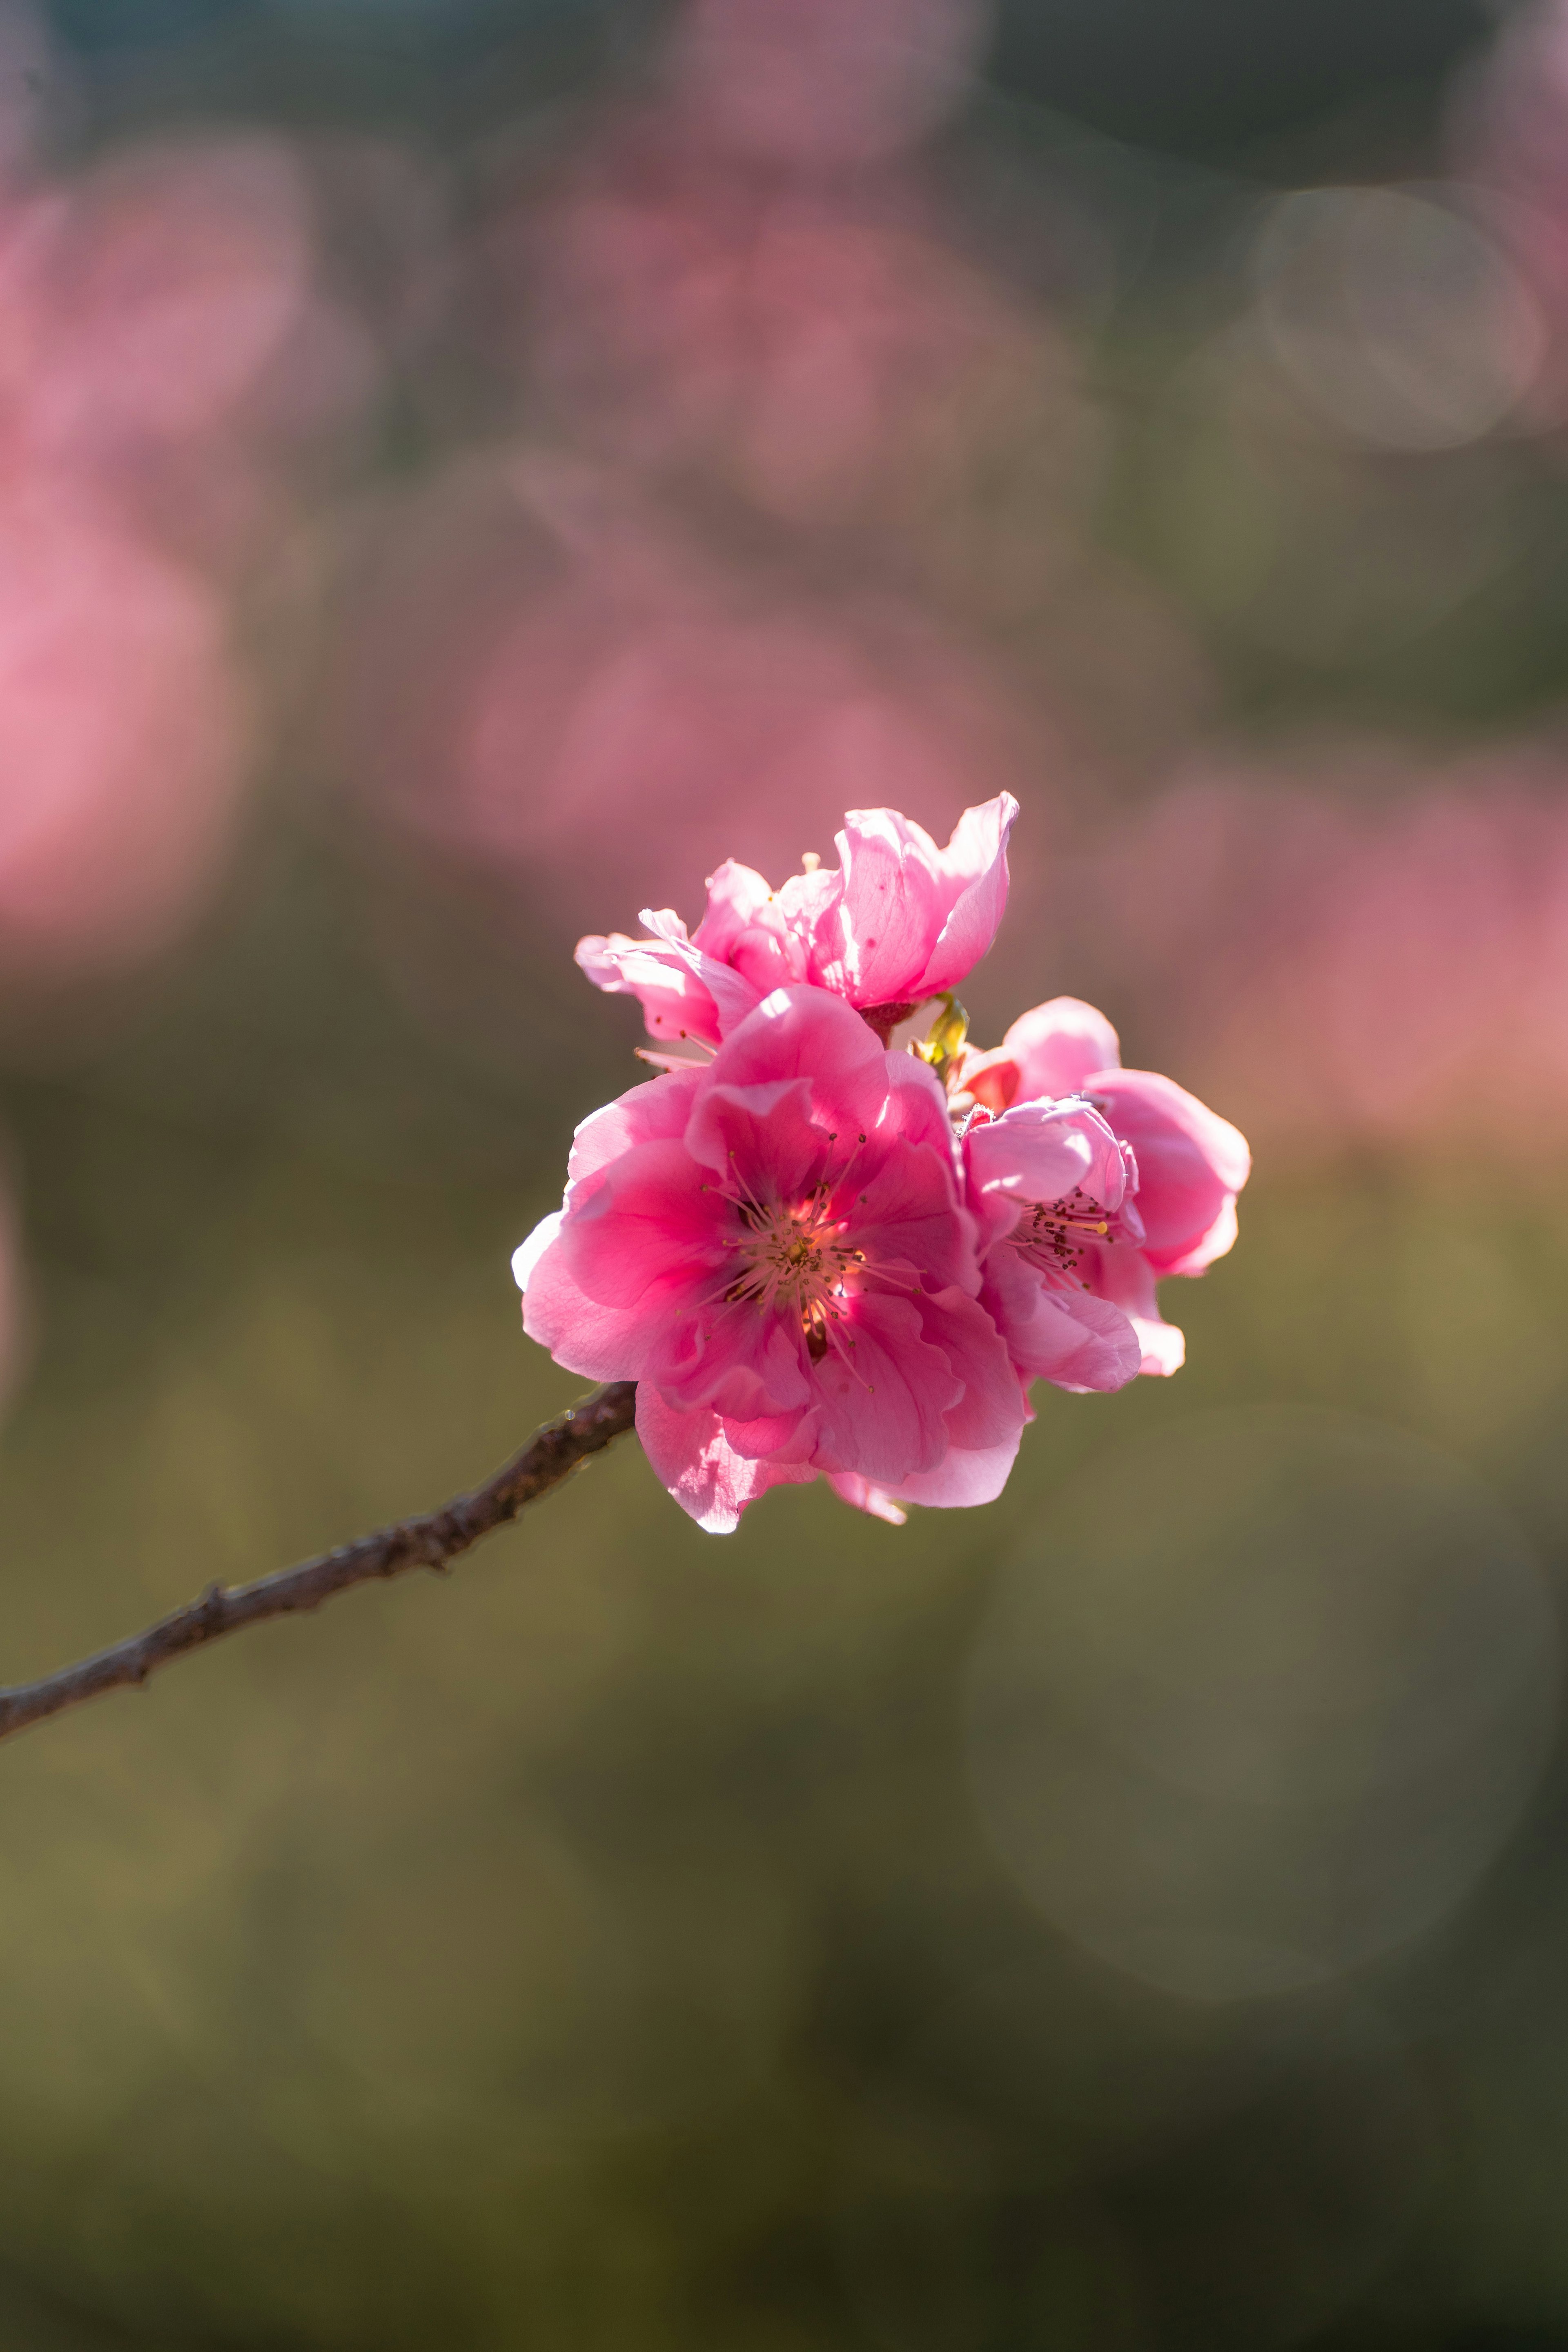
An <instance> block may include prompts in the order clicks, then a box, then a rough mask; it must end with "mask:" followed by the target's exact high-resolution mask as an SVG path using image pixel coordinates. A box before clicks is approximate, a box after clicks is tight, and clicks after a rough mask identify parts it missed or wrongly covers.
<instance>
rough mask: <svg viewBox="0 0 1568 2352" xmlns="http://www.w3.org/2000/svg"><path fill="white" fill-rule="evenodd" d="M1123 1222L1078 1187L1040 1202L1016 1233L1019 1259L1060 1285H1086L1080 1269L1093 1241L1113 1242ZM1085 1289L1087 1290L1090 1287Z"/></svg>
mask: <svg viewBox="0 0 1568 2352" xmlns="http://www.w3.org/2000/svg"><path fill="white" fill-rule="evenodd" d="M1118 1223H1120V1220H1119V1219H1118V1218H1116V1217H1114V1216H1111V1215H1110V1214H1109V1213H1107V1211H1106V1210H1104V1209H1102V1208H1101V1207H1100V1202H1098V1201H1091V1200H1090V1199H1089V1195H1088V1194H1087V1193H1086V1192H1083V1191H1082V1190H1081V1188H1080V1187H1079V1186H1078V1185H1077V1184H1075V1185H1074V1186H1073V1188H1072V1191H1071V1192H1069V1193H1068V1194H1067V1196H1066V1198H1065V1199H1063V1200H1060V1201H1037V1202H1035V1203H1034V1205H1033V1207H1032V1208H1030V1209H1028V1210H1026V1213H1025V1214H1024V1217H1023V1219H1022V1220H1021V1222H1020V1223H1019V1224H1018V1225H1017V1226H1016V1229H1015V1231H1014V1234H1013V1240H1014V1244H1015V1245H1016V1248H1017V1250H1018V1253H1019V1255H1020V1256H1022V1257H1024V1258H1026V1259H1027V1261H1028V1263H1029V1264H1030V1265H1032V1266H1034V1267H1035V1268H1036V1269H1037V1271H1038V1272H1039V1273H1041V1274H1044V1275H1047V1276H1053V1275H1054V1276H1056V1278H1057V1279H1058V1281H1060V1282H1076V1283H1083V1276H1081V1275H1080V1274H1079V1266H1080V1265H1082V1263H1083V1254H1084V1252H1085V1250H1086V1249H1088V1248H1089V1244H1090V1243H1092V1242H1113V1241H1116V1240H1117V1239H1118V1238H1119V1236H1118V1234H1117V1232H1116V1227H1117V1225H1118ZM1083 1286H1084V1287H1085V1288H1086V1289H1087V1287H1088V1285H1087V1284H1084V1285H1083Z"/></svg>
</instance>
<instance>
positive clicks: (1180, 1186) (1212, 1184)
mask: <svg viewBox="0 0 1568 2352" xmlns="http://www.w3.org/2000/svg"><path fill="white" fill-rule="evenodd" d="M1089 1086H1090V1090H1091V1091H1092V1092H1093V1094H1094V1096H1095V1097H1096V1098H1097V1099H1098V1100H1101V1101H1103V1102H1104V1103H1105V1106H1106V1115H1107V1117H1108V1118H1109V1119H1110V1123H1111V1125H1112V1127H1114V1128H1115V1129H1116V1132H1117V1134H1118V1135H1121V1136H1125V1137H1126V1139H1127V1140H1128V1142H1129V1143H1131V1146H1132V1150H1133V1151H1134V1153H1135V1154H1136V1156H1137V1160H1138V1209H1139V1213H1140V1215H1141V1216H1142V1220H1143V1230H1144V1237H1145V1238H1144V1247H1145V1249H1146V1251H1147V1253H1148V1257H1149V1263H1150V1265H1152V1267H1153V1268H1154V1271H1155V1272H1156V1273H1157V1274H1201V1273H1202V1272H1203V1269H1204V1268H1205V1266H1206V1265H1210V1264H1212V1262H1213V1260H1214V1259H1215V1258H1216V1257H1221V1256H1223V1255H1224V1254H1225V1252H1226V1250H1227V1249H1229V1247H1230V1245H1231V1244H1232V1242H1234V1240H1235V1239H1236V1213H1235V1211H1236V1195H1237V1192H1240V1190H1241V1188H1242V1186H1243V1185H1244V1184H1245V1183H1246V1181H1247V1175H1248V1172H1249V1171H1250V1169H1251V1165H1252V1160H1251V1155H1250V1153H1249V1152H1248V1150H1247V1141H1246V1139H1245V1137H1243V1136H1242V1135H1240V1134H1238V1133H1237V1129H1235V1128H1234V1127H1232V1126H1231V1124H1230V1122H1229V1120H1228V1119H1223V1118H1218V1117H1216V1115H1215V1113H1214V1112H1213V1111H1212V1110H1210V1109H1209V1108H1208V1107H1207V1105H1206V1104H1204V1103H1201V1102H1199V1100H1198V1098H1197V1097H1196V1096H1195V1095H1190V1094H1188V1093H1187V1092H1186V1090H1185V1088H1184V1087H1179V1086H1177V1085H1176V1084H1175V1082H1174V1080H1173V1079H1171V1078H1165V1077H1161V1076H1158V1074H1157V1073H1156V1072H1154V1071H1152V1070H1101V1071H1100V1072H1098V1073H1097V1074H1096V1075H1095V1076H1093V1077H1092V1078H1091V1079H1090V1081H1089Z"/></svg>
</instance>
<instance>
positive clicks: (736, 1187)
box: [513, 986, 1024, 1531]
mask: <svg viewBox="0 0 1568 2352" xmlns="http://www.w3.org/2000/svg"><path fill="white" fill-rule="evenodd" d="M513 1264H514V1271H515V1272H516V1274H517V1276H518V1281H519V1285H520V1287H521V1289H522V1292H523V1324H524V1328H525V1329H526V1330H527V1331H528V1332H529V1333H530V1335H531V1337H532V1338H533V1339H538V1340H540V1341H542V1344H543V1345H544V1346H546V1347H547V1348H549V1349H550V1350H551V1352H552V1354H553V1355H554V1357H555V1359H556V1360H557V1361H558V1362H560V1363H563V1364H564V1365H565V1366H567V1368H568V1369H569V1370H573V1371H576V1372H581V1373H583V1374H584V1376H585V1377H587V1378H590V1379H595V1380H635V1381H637V1383H638V1395H637V1428H638V1433H639V1434H640V1436H641V1438H642V1442H643V1445H644V1448H645V1451H646V1452H647V1455H648V1458H649V1460H650V1461H651V1462H652V1464H653V1466H654V1468H655V1470H656V1471H657V1472H658V1475H659V1476H660V1477H661V1478H662V1479H663V1480H664V1483H665V1484H666V1486H668V1488H669V1490H670V1492H671V1493H672V1494H673V1495H674V1496H675V1497H676V1499H677V1500H678V1501H679V1503H680V1504H681V1505H682V1507H684V1508H685V1509H686V1510H687V1511H689V1513H690V1515H691V1516H692V1517H693V1518H695V1519H696V1520H697V1521H698V1522H699V1524H700V1525H701V1526H703V1527H705V1528H710V1529H712V1530H714V1531H722V1530H728V1529H730V1528H733V1527H734V1526H735V1524H736V1522H737V1520H738V1518H739V1516H740V1513H741V1512H742V1509H743V1508H744V1507H745V1506H746V1505H747V1504H748V1503H749V1502H752V1501H753V1500H754V1499H755V1497H756V1496H758V1495H760V1494H761V1493H763V1491H764V1489H766V1488H767V1487H769V1486H775V1485H778V1484H780V1483H802V1482H805V1481H809V1480H811V1479H813V1478H815V1477H816V1475H818V1474H819V1473H822V1474H826V1475H827V1477H828V1478H829V1479H830V1480H831V1481H832V1482H833V1483H834V1485H835V1486H836V1487H837V1490H838V1491H839V1493H840V1494H842V1495H843V1496H845V1499H847V1500H849V1501H852V1502H855V1503H857V1504H858V1505H859V1506H860V1507H863V1508H871V1509H875V1510H877V1511H879V1513H881V1514H882V1515H883V1516H889V1515H891V1513H892V1511H893V1510H894V1508H895V1507H896V1505H897V1502H899V1501H900V1500H914V1501H920V1502H927V1503H937V1504H958V1503H970V1502H981V1501H987V1500H989V1499H990V1498H991V1497H992V1496H994V1495H995V1494H997V1493H999V1492H1000V1490H1001V1487H1002V1486H1003V1484H1004V1482H1005V1478H1006V1475H1007V1473H1008V1470H1009V1468H1010V1467H1011V1465H1012V1462H1013V1459H1014V1456H1015V1455H1016V1452H1017V1446H1018V1439H1019V1434H1020V1432H1021V1430H1022V1426H1023V1421H1024V1403H1023V1398H1022V1394H1021V1391H1020V1388H1019V1384H1018V1381H1017V1378H1016V1374H1015V1373H1014V1371H1013V1369H1012V1367H1011V1365H1010V1363H1009V1361H1008V1358H1007V1352H1006V1349H1005V1347H1004V1346H1003V1344H1002V1341H1001V1339H999V1337H998V1335H997V1333H996V1330H995V1327H994V1324H993V1322H992V1320H991V1318H990V1317H989V1315H988V1314H987V1313H986V1311H985V1309H984V1307H983V1306H982V1305H981V1304H980V1301H979V1297H978V1293H979V1290H980V1287H981V1270H980V1263H979V1258H978V1255H977V1250H976V1227H975V1223H974V1220H973V1217H972V1216H971V1215H970V1214H969V1213H968V1212H967V1211H966V1210H965V1208H964V1206H963V1202H962V1200H961V1197H960V1189H959V1170H958V1163H957V1157H956V1152H955V1148H954V1143H953V1136H952V1124H951V1121H950V1119H949V1117H948V1109H947V1103H946V1099H945V1097H944V1095H943V1092H942V1087H941V1086H940V1085H939V1084H938V1082H937V1080H936V1078H935V1077H934V1076H933V1075H932V1073H931V1071H930V1070H929V1069H928V1068H926V1067H925V1066H924V1065H923V1064H921V1062H920V1061H918V1060H917V1059H916V1058H915V1057H913V1056H912V1055H907V1054H889V1053H887V1052H885V1051H884V1050H883V1049H882V1047H881V1046H879V1044H878V1042H877V1039H876V1037H875V1036H874V1035H873V1034H872V1033H871V1031H870V1029H869V1028H868V1025H867V1024H866V1023H865V1022H863V1021H862V1020H860V1019H859V1018H858V1015H856V1014H855V1013H853V1012H851V1011H850V1009H849V1008H848V1007H847V1006H846V1005H844V1004H842V1003H838V1002H837V1001H836V1000H835V999H834V998H833V997H832V996H830V995H829V994H827V993H826V992H825V991H822V990H820V989H815V988H810V987H798V986H797V987H788V988H781V989H777V990H774V991H773V992H772V993H770V994H769V995H767V996H765V997H764V998H763V1001H762V1002H761V1003H759V1004H758V1005H757V1007H756V1008H755V1010H754V1011H753V1012H752V1013H750V1014H749V1015H748V1016H747V1017H746V1018H745V1019H743V1020H742V1021H741V1022H740V1024H738V1026H736V1027H734V1028H733V1029H732V1030H731V1032H730V1034H729V1035H728V1036H727V1038H726V1040H725V1042H724V1043H723V1044H722V1045H721V1047H720V1049H719V1051H718V1053H717V1055H715V1057H714V1059H713V1060H712V1061H711V1062H710V1064H708V1065H707V1066H704V1067H701V1068H695V1067H694V1068H689V1069H682V1070H679V1071H672V1072H670V1073H668V1075H666V1076H662V1077H658V1078H655V1079H653V1080H651V1081H650V1082H648V1083H647V1084H646V1085H643V1086H640V1087H634V1088H633V1089H632V1090H631V1092H630V1093H629V1094H626V1095H624V1096H622V1097H621V1098H620V1100H619V1101H618V1102H616V1103H613V1104H611V1105H610V1106H609V1107H608V1108H606V1109H605V1110H603V1111H600V1112H598V1113H597V1114H596V1115H595V1117H594V1118H591V1119H589V1120H588V1121H586V1123H585V1124H584V1126H583V1127H582V1128H581V1129H579V1130H578V1135H577V1140H576V1144H575V1147H574V1151H573V1155H572V1160H571V1166H570V1181H569V1184H568V1187H567V1192H566V1198H565V1202H564V1204H563V1208H562V1210H561V1211H560V1212H559V1213H557V1214H556V1215H555V1216H553V1217H550V1218H546V1219H545V1221H544V1223H542V1225H541V1226H540V1227H539V1228H538V1229H537V1230H536V1231H535V1233H534V1234H533V1235H532V1236H531V1239H530V1240H529V1241H528V1242H526V1243H525V1244H523V1246H522V1248H521V1250H520V1251H519V1252H518V1254H517V1257H516V1258H515V1260H514V1262H513Z"/></svg>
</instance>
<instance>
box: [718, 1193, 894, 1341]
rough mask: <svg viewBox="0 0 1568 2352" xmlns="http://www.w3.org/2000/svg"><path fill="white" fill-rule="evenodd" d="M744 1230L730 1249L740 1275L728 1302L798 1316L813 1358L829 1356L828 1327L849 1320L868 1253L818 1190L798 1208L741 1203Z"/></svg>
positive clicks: (761, 1203) (727, 1296)
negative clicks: (854, 1276) (854, 1273)
mask: <svg viewBox="0 0 1568 2352" xmlns="http://www.w3.org/2000/svg"><path fill="white" fill-rule="evenodd" d="M737 1211H738V1213H739V1216H740V1220H741V1224H742V1232H741V1233H740V1234H738V1235H737V1236H736V1238H735V1239H734V1240H733V1241H732V1242H731V1244H730V1247H731V1249H733V1250H736V1251H738V1252H739V1253H740V1258H741V1264H740V1270H739V1272H738V1273H737V1275H736V1277H735V1279H734V1281H733V1282H732V1283H731V1286H730V1287H729V1289H728V1290H726V1292H725V1293H724V1297H725V1299H726V1300H727V1301H729V1300H734V1299H742V1298H745V1299H751V1300H752V1301H753V1302H754V1304H755V1305H757V1306H758V1307H764V1308H766V1307H778V1308H780V1309H782V1310H783V1311H784V1313H786V1314H789V1315H792V1316H795V1317H798V1318H799V1322H800V1328H801V1331H802V1333H803V1334H804V1336H805V1344H806V1349H807V1351H808V1353H809V1354H810V1355H811V1356H812V1357H814V1358H815V1359H816V1360H818V1361H820V1360H821V1359H822V1358H823V1357H824V1356H825V1355H826V1353H827V1347H828V1327H829V1326H830V1325H831V1324H834V1323H838V1322H841V1321H842V1320H843V1318H844V1312H845V1300H846V1298H847V1291H846V1288H845V1284H846V1280H847V1276H848V1275H849V1272H850V1270H851V1268H852V1267H855V1266H858V1265H863V1264H864V1262H865V1259H864V1253H863V1252H862V1251H860V1250H858V1249H854V1248H852V1247H851V1246H850V1244H849V1243H848V1242H847V1240H846V1238H845V1228H844V1225H843V1223H842V1222H841V1221H840V1220H839V1219H838V1218H837V1217H835V1216H834V1215H833V1213H832V1212H831V1210H830V1209H829V1208H828V1206H827V1204H826V1202H825V1201H824V1200H823V1197H822V1192H821V1190H820V1188H819V1190H818V1191H817V1192H814V1193H813V1194H812V1196H811V1198H810V1199H809V1200H806V1201H803V1202H799V1203H798V1204H797V1205H796V1206H795V1207H794V1208H786V1207H784V1205H783V1203H782V1202H779V1203H769V1204H765V1203H763V1202H752V1201H742V1202H738V1203H737Z"/></svg>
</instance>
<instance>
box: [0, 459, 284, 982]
mask: <svg viewBox="0 0 1568 2352" xmlns="http://www.w3.org/2000/svg"><path fill="white" fill-rule="evenodd" d="M245 744H246V731H245V726H244V720H243V703H242V699H241V697H240V694H239V690H238V688H237V682H236V679H235V677H234V674H233V668H232V664H231V662H230V658H229V656H228V652H227V648H226V640H225V630H224V624H223V617H222V614H221V611H220V609H219V607H218V604H217V603H216V599H215V597H214V596H213V594H212V592H211V591H210V589H209V588H208V587H207V586H206V585H205V583H204V582H203V581H202V580H201V579H200V578H199V577H197V576H196V575H195V574H193V573H192V572H189V571H187V570H185V569H184V568H182V567H181V566H179V565H177V564H175V563H174V562H171V561H170V560H169V559H168V558H167V557H166V556H164V555H163V554H161V553H159V552H158V551H156V550H155V549H153V548H151V547H149V546H148V545H146V544H145V543H144V542H143V541H140V540H139V539H137V538H136V537H135V536H133V535H132V534H130V533H127V532H125V531H123V530H121V529H120V527H119V526H118V525H116V524H115V523H114V522H113V521H112V520H108V519H106V518H105V517H104V516H103V514H102V513H101V512H100V510H98V509H95V508H93V507H92V506H90V505H89V507H87V508H86V509H80V510H79V509H74V508H73V507H72V506H71V505H70V504H69V503H68V500H67V499H65V498H64V497H63V496H61V495H58V494H57V495H55V496H54V497H52V498H51V497H48V496H46V495H44V494H42V493H40V492H39V491H37V490H36V489H35V490H34V491H33V492H32V494H31V495H28V494H27V493H26V492H17V491H16V490H13V491H12V492H11V494H10V496H9V497H8V498H6V499H5V500H4V501H3V502H0V777H3V778H4V780H5V781H4V784H3V786H0V976H3V975H5V972H6V971H8V970H9V971H11V972H12V974H13V975H15V974H16V972H17V971H21V972H23V973H25V974H27V975H29V976H31V977H32V978H34V979H37V978H40V977H42V978H47V979H58V978H64V977H67V976H68V975H70V974H73V973H78V972H82V971H88V972H91V971H100V970H102V969H104V968H106V967H112V966H114V965H117V964H120V963H122V962H125V961H135V960H137V959H138V958H140V957H142V956H143V955H146V954H149V953H151V952H153V950H156V949H158V948H159V947H161V946H163V944H164V943H165V942H166V940H168V939H169V938H170V937H171V936H172V935H173V934H174V932H175V931H176V930H177V929H179V927H180V926H181V924H182V923H183V922H184V920H185V919H186V918H187V917H188V915H189V914H190V912H191V911H192V909H193V908H195V906H196V905H197V904H198V903H199V902H200V900H201V899H202V898H203V897H204V896H205V893H206V891H207V890H208V889H209V888H210V887H211V886H212V883H213V881H214V879H215V877H216V875H217V874H218V872H219V871H221V868H222V865H223V861H224V858H225V856H226V852H227V850H228V848H229V846H230V845H231V842H232V840H233V836H234V827H235V820H236V816H237V803H238V788H239V781H240V772H241V764H242V760H243V754H244V751H245Z"/></svg>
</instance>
